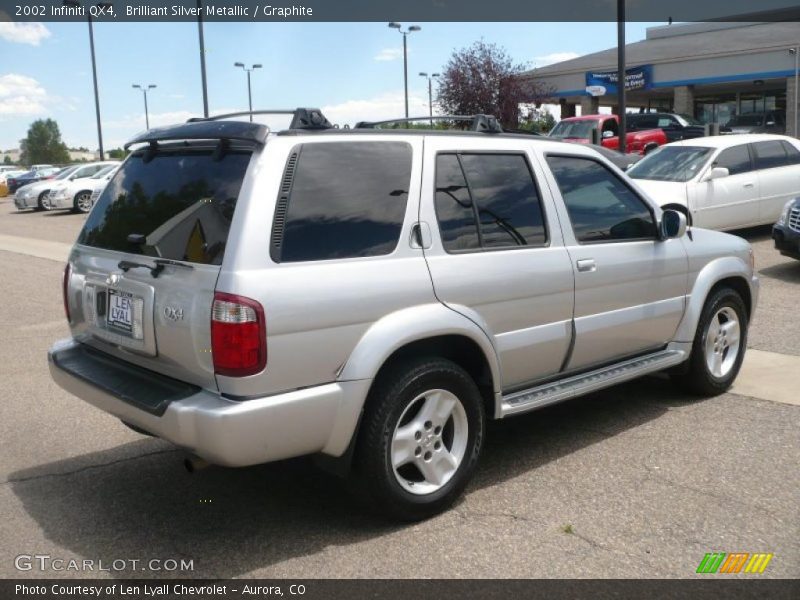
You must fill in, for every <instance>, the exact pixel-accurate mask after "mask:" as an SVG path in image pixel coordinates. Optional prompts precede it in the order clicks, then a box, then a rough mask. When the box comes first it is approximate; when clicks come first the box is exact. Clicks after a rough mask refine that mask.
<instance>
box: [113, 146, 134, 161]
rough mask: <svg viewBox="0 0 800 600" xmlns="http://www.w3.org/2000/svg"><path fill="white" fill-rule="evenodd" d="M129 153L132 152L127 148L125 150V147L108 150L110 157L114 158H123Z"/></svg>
mask: <svg viewBox="0 0 800 600" xmlns="http://www.w3.org/2000/svg"><path fill="white" fill-rule="evenodd" d="M128 154H130V153H129V152H128V151H127V150H124V149H123V148H114V149H113V150H109V151H108V158H111V159H114V160H122V159H123V158H125V157H126V156H128Z"/></svg>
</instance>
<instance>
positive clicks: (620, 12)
mask: <svg viewBox="0 0 800 600" xmlns="http://www.w3.org/2000/svg"><path fill="white" fill-rule="evenodd" d="M617 112H619V133H618V135H619V151H620V152H622V153H623V154H624V153H625V152H626V149H625V146H626V140H625V137H626V136H625V133H626V127H625V125H626V124H625V112H626V109H625V0H617Z"/></svg>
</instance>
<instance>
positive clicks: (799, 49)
mask: <svg viewBox="0 0 800 600" xmlns="http://www.w3.org/2000/svg"><path fill="white" fill-rule="evenodd" d="M789 54H794V99H793V100H792V114H794V137H797V134H798V131H797V92H798V90H797V80H798V71H800V46H795V47H794V48H789Z"/></svg>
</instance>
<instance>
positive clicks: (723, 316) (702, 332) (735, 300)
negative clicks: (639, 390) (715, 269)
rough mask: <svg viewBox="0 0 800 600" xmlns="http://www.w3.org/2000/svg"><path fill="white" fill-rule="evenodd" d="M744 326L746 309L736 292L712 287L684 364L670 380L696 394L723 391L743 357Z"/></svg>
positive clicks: (746, 322) (715, 393)
mask: <svg viewBox="0 0 800 600" xmlns="http://www.w3.org/2000/svg"><path fill="white" fill-rule="evenodd" d="M747 327H748V318H747V309H746V308H745V305H744V301H743V300H742V297H741V296H740V295H739V293H738V292H737V291H735V290H733V289H731V288H728V287H723V288H720V289H718V290H716V291H715V292H714V293H713V294H711V295H710V296H709V298H708V299H707V300H706V304H705V306H704V307H703V312H702V313H701V315H700V321H699V322H698V324H697V332H696V333H695V336H694V341H693V342H692V353H691V356H690V357H689V361H688V363H687V366H686V368H685V369H682V370H678V371H675V372H673V374H672V377H673V380H675V381H676V382H677V383H678V384H679V385H680V386H681V387H682V388H684V389H685V390H686V391H688V392H690V393H693V394H696V395H698V396H717V395H719V394H722V393H724V392H726V391H727V390H728V389H729V388H730V387H731V385H733V382H734V380H735V379H736V376H737V375H738V374H739V369H740V368H741V366H742V361H743V360H744V353H745V348H746V347H747Z"/></svg>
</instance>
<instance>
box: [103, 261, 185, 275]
mask: <svg viewBox="0 0 800 600" xmlns="http://www.w3.org/2000/svg"><path fill="white" fill-rule="evenodd" d="M153 262H154V263H155V264H154V265H148V264H147V263H140V262H135V261H132V260H121V261H119V263H118V264H117V267H119V268H120V269H122V270H123V271H125V272H126V273H127V272H128V269H137V268H142V269H149V270H150V274H151V275H152V276H153V278H154V279H155V278H156V277H158V274H159V273H161V271H163V270H164V267H165V266H166V265H172V266H174V267H183V268H185V269H194V267H193V266H192V265H187V264H186V263H182V262H179V261H177V260H170V259H168V258H156V259H154V260H153Z"/></svg>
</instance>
